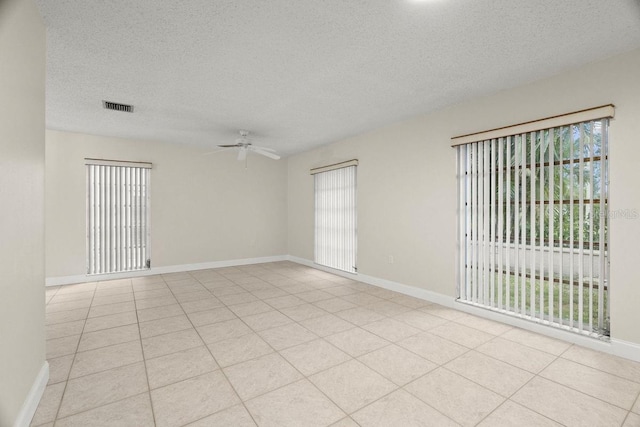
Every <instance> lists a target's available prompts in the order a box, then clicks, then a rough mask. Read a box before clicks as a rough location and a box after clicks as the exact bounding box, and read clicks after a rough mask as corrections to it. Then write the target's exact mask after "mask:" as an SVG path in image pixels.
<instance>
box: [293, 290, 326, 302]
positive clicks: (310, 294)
mask: <svg viewBox="0 0 640 427" xmlns="http://www.w3.org/2000/svg"><path fill="white" fill-rule="evenodd" d="M296 296H297V297H298V298H300V299H303V300H305V301H306V302H317V301H322V300H325V299H331V298H333V297H335V295H332V294H330V293H329V292H325V291H320V290H313V291H307V292H301V293H299V294H296Z"/></svg>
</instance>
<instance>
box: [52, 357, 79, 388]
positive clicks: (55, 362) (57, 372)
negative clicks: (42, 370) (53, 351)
mask: <svg viewBox="0 0 640 427" xmlns="http://www.w3.org/2000/svg"><path fill="white" fill-rule="evenodd" d="M74 357H75V355H74V354H69V355H67V356H62V357H56V358H54V359H49V360H47V362H49V384H56V383H60V382H63V381H66V380H67V379H68V378H69V371H71V364H72V363H73V358H74Z"/></svg>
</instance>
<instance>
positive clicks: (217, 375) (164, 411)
mask: <svg viewBox="0 0 640 427" xmlns="http://www.w3.org/2000/svg"><path fill="white" fill-rule="evenodd" d="M151 401H152V402H153V410H154V413H155V416H156V417H155V418H156V426H157V427H177V426H182V425H185V424H187V423H190V422H193V421H197V420H199V419H201V418H204V417H206V416H208V415H211V414H213V413H215V412H218V411H221V410H223V409H226V408H229V407H231V406H234V405H236V404H238V403H240V401H239V399H238V396H237V395H236V393H235V392H234V391H233V389H232V388H231V386H230V385H229V383H228V381H227V380H226V379H225V377H224V375H223V374H222V372H220V371H214V372H210V373H207V374H204V375H200V376H197V377H194V378H189V379H187V380H184V381H181V382H178V383H175V384H171V385H168V386H166V387H162V388H158V389H155V390H152V391H151Z"/></svg>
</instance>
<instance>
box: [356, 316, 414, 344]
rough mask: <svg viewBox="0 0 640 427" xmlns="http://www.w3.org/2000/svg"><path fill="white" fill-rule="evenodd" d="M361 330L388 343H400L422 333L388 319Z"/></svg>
mask: <svg viewBox="0 0 640 427" xmlns="http://www.w3.org/2000/svg"><path fill="white" fill-rule="evenodd" d="M362 329H366V330H367V331H369V332H372V333H374V334H376V335H378V336H379V337H382V338H384V339H386V340H388V341H400V340H402V339H405V338H409V337H410V336H413V335H416V334H419V333H420V332H422V331H421V330H420V329H417V328H414V327H413V326H409V325H407V324H406V323H403V322H400V321H398V320H394V319H390V318H386V319H381V320H377V321H375V322H372V323H368V324H366V325H364V326H362Z"/></svg>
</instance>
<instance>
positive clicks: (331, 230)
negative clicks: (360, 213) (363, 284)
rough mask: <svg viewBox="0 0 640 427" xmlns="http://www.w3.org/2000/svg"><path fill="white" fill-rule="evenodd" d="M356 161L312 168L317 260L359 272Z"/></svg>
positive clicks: (323, 263) (321, 263) (348, 270)
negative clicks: (357, 266)
mask: <svg viewBox="0 0 640 427" xmlns="http://www.w3.org/2000/svg"><path fill="white" fill-rule="evenodd" d="M356 165H357V161H351V162H346V163H342V164H340V165H335V166H336V167H335V168H333V167H324V168H318V169H314V170H312V171H311V173H312V174H313V175H314V187H315V262H316V263H318V264H320V265H324V266H327V267H331V268H335V269H338V270H343V271H347V272H350V273H355V272H356V270H357V269H356V250H357V239H356V236H357V226H356Z"/></svg>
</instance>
